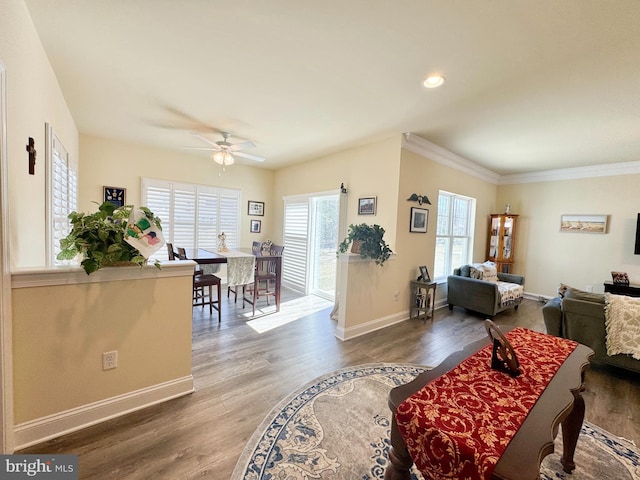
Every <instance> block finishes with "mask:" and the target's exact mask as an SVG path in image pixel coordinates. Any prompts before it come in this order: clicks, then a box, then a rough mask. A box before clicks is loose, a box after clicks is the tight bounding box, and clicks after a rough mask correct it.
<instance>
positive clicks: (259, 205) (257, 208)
mask: <svg viewBox="0 0 640 480" xmlns="http://www.w3.org/2000/svg"><path fill="white" fill-rule="evenodd" d="M247 214H248V215H257V216H260V217H262V216H264V202H254V201H253V200H249V204H248V206H247Z"/></svg>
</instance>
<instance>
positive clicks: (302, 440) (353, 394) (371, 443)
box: [231, 364, 640, 480]
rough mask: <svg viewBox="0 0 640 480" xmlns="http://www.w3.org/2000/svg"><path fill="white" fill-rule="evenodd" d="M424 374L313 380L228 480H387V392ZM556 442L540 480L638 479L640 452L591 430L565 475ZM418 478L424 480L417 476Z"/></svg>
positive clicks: (404, 370) (372, 373) (375, 367)
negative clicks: (570, 472)
mask: <svg viewBox="0 0 640 480" xmlns="http://www.w3.org/2000/svg"><path fill="white" fill-rule="evenodd" d="M424 370H425V367H419V366H414V365H397V364H369V365H361V366H358V367H352V368H346V369H343V370H339V371H337V372H334V373H331V374H328V375H325V376H323V377H320V378H318V379H316V380H315V381H314V382H313V383H311V384H309V385H307V386H305V387H303V388H302V389H300V390H299V391H297V392H294V393H293V394H291V395H289V396H288V397H287V398H285V399H284V400H283V401H282V402H280V404H279V405H277V406H276V407H275V408H274V409H273V410H272V412H271V413H270V414H269V415H268V416H267V418H266V420H265V421H264V422H263V423H262V424H261V425H260V426H259V427H258V429H257V430H256V432H255V433H254V434H253V436H252V437H251V439H249V442H248V443H247V446H246V447H245V449H244V451H243V453H242V454H241V455H240V458H239V460H238V463H237V465H236V468H235V470H234V472H233V475H232V476H231V480H298V479H300V480H307V479H322V480H329V479H335V480H338V479H340V480H346V479H349V480H351V479H359V480H373V479H382V478H383V477H384V470H385V468H386V465H387V451H388V449H389V432H390V418H391V412H390V410H389V407H388V406H387V396H388V394H389V390H390V389H391V388H393V387H395V386H397V385H402V384H404V383H407V382H409V381H411V380H412V379H413V378H414V377H415V376H416V375H418V374H419V373H420V372H422V371H424ZM559 437H560V435H558V438H556V448H555V453H552V454H551V455H549V456H547V457H546V458H545V459H544V461H543V463H542V468H541V473H540V478H541V479H544V480H552V479H564V478H566V479H571V480H602V479H616V480H633V479H640V450H639V449H638V448H636V447H635V446H634V445H633V444H631V443H630V442H627V441H625V440H623V439H620V438H618V437H615V436H614V435H612V434H610V433H608V432H606V431H604V430H602V429H600V428H598V427H596V426H594V425H590V424H588V423H586V422H585V424H584V425H583V427H582V431H581V434H580V439H579V440H578V448H577V450H576V454H575V462H576V465H577V467H576V470H575V471H574V473H573V474H572V475H567V474H565V473H564V472H562V467H561V465H560V453H561V452H562V440H561V439H560V438H559ZM413 477H414V478H415V479H421V476H420V474H419V473H415V474H414V475H413Z"/></svg>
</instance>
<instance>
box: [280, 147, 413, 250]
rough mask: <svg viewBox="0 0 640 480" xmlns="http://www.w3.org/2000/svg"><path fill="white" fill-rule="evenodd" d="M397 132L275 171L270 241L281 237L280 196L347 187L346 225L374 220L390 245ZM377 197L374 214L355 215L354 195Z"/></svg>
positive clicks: (393, 225) (393, 228)
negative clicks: (372, 141)
mask: <svg viewBox="0 0 640 480" xmlns="http://www.w3.org/2000/svg"><path fill="white" fill-rule="evenodd" d="M400 145H401V136H400V135H397V136H394V137H391V138H388V139H385V140H381V141H378V142H374V143H370V144H367V145H363V146H360V147H356V148H351V149H349V150H345V151H343V152H340V153H336V154H333V155H329V156H326V157H322V158H319V159H316V160H311V161H309V162H305V163H302V164H298V165H293V166H290V167H286V168H282V169H280V170H278V171H277V172H276V174H275V182H274V190H273V204H274V209H273V216H274V225H276V230H275V231H274V232H273V234H274V241H278V242H280V241H282V225H283V224H284V223H283V213H284V212H283V205H284V203H283V200H282V199H283V197H284V196H286V195H297V194H307V193H314V192H323V191H330V190H338V189H339V188H340V184H341V183H344V185H345V187H346V188H347V190H348V192H349V193H348V206H347V225H349V224H352V223H368V224H378V225H380V226H382V227H383V228H384V229H385V239H386V240H387V243H389V244H390V246H391V248H392V249H393V248H394V244H395V237H396V210H397V201H398V175H399V169H400ZM372 196H376V197H378V200H377V212H376V215H358V198H361V197H372Z"/></svg>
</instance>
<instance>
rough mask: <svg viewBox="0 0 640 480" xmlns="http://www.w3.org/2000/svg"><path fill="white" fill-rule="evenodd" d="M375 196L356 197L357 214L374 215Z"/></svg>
mask: <svg viewBox="0 0 640 480" xmlns="http://www.w3.org/2000/svg"><path fill="white" fill-rule="evenodd" d="M375 214H376V197H364V198H359V199H358V215H375Z"/></svg>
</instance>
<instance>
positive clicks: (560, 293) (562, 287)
mask: <svg viewBox="0 0 640 480" xmlns="http://www.w3.org/2000/svg"><path fill="white" fill-rule="evenodd" d="M568 288H571V287H570V286H569V285H565V284H564V283H561V284H560V285H558V296H559V297H560V298H564V294H565V292H566V291H567V289H568Z"/></svg>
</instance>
